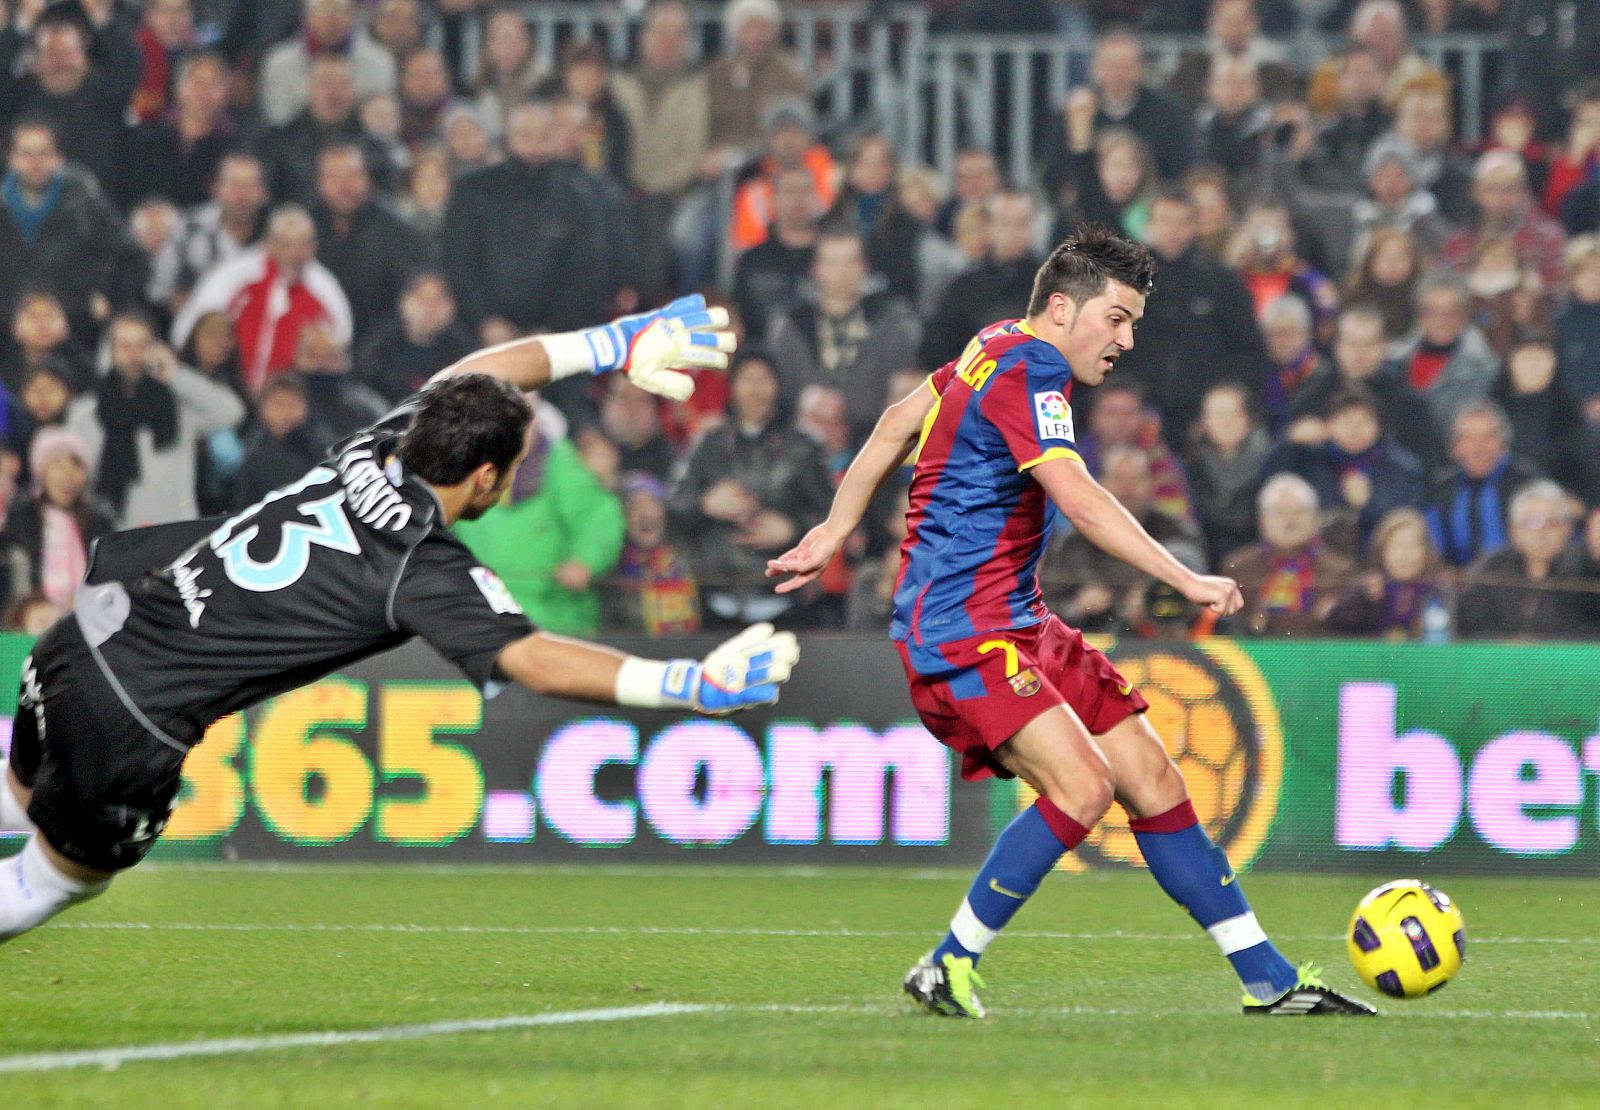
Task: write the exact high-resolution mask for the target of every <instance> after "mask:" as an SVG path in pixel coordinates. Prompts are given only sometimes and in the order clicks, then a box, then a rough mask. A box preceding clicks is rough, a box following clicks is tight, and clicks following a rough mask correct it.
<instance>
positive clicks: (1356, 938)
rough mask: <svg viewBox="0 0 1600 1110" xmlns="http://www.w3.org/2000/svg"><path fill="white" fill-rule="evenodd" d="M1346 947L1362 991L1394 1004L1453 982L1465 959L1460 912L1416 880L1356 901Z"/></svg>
mask: <svg viewBox="0 0 1600 1110" xmlns="http://www.w3.org/2000/svg"><path fill="white" fill-rule="evenodd" d="M1345 941H1346V944H1347V945H1348V946H1349V948H1350V962H1351V963H1353V964H1355V965H1356V971H1357V972H1359V973H1360V975H1361V978H1362V979H1363V980H1365V982H1366V984H1367V986H1369V987H1371V988H1373V989H1374V990H1379V991H1382V992H1383V993H1384V994H1387V995H1390V996H1391V997H1394V998H1421V997H1422V996H1423V995H1425V994H1432V993H1433V992H1434V991H1436V990H1438V989H1439V988H1440V987H1442V986H1444V985H1445V984H1446V983H1448V982H1449V981H1450V980H1451V979H1453V978H1455V974H1456V972H1458V971H1460V970H1461V961H1462V960H1463V959H1465V958H1466V954H1467V934H1466V927H1465V926H1464V925H1463V924H1462V922H1461V911H1460V909H1458V908H1457V907H1456V904H1455V903H1454V902H1452V901H1451V900H1450V896H1449V895H1447V894H1446V893H1445V892H1444V891H1442V890H1438V889H1436V888H1434V887H1431V886H1429V885H1428V884H1427V883H1424V882H1421V881H1419V880H1417V879H1398V880H1396V881H1395V882H1392V883H1384V884H1383V885H1382V886H1380V887H1378V889H1376V890H1374V891H1373V892H1372V893H1370V894H1368V895H1367V896H1366V897H1365V898H1363V899H1361V902H1360V903H1359V904H1358V905H1357V906H1356V912H1355V914H1354V915H1353V916H1352V917H1351V918H1350V929H1349V932H1348V933H1347V934H1346V937H1345Z"/></svg>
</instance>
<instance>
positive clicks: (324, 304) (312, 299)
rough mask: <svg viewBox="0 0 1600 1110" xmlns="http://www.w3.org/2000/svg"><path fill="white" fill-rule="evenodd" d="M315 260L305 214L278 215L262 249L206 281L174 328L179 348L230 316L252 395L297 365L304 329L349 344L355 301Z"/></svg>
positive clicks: (289, 209) (292, 210)
mask: <svg viewBox="0 0 1600 1110" xmlns="http://www.w3.org/2000/svg"><path fill="white" fill-rule="evenodd" d="M316 253H317V230H316V225H315V224H314V223H313V222H312V220H311V217H310V215H309V214H307V212H306V211H305V209H303V208H299V207H297V206H295V205H283V206H280V207H278V208H276V209H274V210H273V213H272V216H271V218H270V219H268V221H267V235H266V240H265V241H264V242H263V243H262V244H261V245H260V246H256V247H251V248H249V249H248V250H246V251H244V252H242V253H241V254H239V255H238V256H237V257H236V258H233V259H232V260H230V261H227V262H223V263H221V264H220V265H218V266H216V267H214V268H213V269H211V270H210V271H209V272H208V273H207V274H206V275H205V276H204V277H202V278H201V279H200V284H199V285H197V286H196V287H195V290H194V294H193V295H192V296H191V297H190V298H189V299H188V301H186V302H185V303H184V306H183V311H181V312H179V313H178V316H177V318H176V319H175V320H174V321H173V323H172V344H173V346H175V347H182V346H183V345H184V344H185V343H187V342H188V340H189V333H190V332H191V331H193V330H194V325H195V322H196V321H198V320H199V319H200V317H201V316H204V315H205V314H206V313H208V312H226V313H227V314H228V316H229V318H230V319H232V320H233V328H234V334H235V335H236V336H237V337H238V340H239V351H240V362H241V365H242V366H243V368H244V383H245V388H246V389H247V390H248V391H249V392H250V394H251V395H254V394H256V393H259V392H260V390H261V386H262V383H263V382H265V381H266V380H267V378H269V377H271V376H272V375H273V374H275V373H278V372H280V371H283V370H286V369H288V368H289V366H290V365H292V364H293V362H294V357H295V354H294V352H295V346H296V344H297V343H298V342H299V339H300V332H301V330H302V329H304V328H306V327H309V326H311V325H313V324H327V325H328V326H329V327H330V328H332V330H333V334H334V336H335V337H336V338H337V339H338V340H339V341H340V342H345V343H347V342H349V340H350V336H351V334H352V321H351V316H350V302H349V301H348V300H347V299H346V297H345V294H344V290H343V289H341V288H340V286H339V279H338V278H336V277H334V276H333V274H332V272H331V271H329V270H328V268H327V267H326V266H324V265H323V264H322V263H320V262H318V261H317V259H316Z"/></svg>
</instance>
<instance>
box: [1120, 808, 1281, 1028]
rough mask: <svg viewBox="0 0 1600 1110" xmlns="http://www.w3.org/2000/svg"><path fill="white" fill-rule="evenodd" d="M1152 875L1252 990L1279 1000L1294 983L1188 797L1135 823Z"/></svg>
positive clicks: (1133, 824) (1133, 827) (1259, 994)
mask: <svg viewBox="0 0 1600 1110" xmlns="http://www.w3.org/2000/svg"><path fill="white" fill-rule="evenodd" d="M1130 825H1131V827H1132V829H1133V836H1134V839H1135V840H1137V841H1138V842H1139V850H1140V851H1141V852H1143V853H1144V861H1145V863H1147V864H1149V865H1150V874H1151V875H1153V876H1154V877H1155V880H1156V882H1158V883H1160V884H1161V889H1162V890H1164V891H1166V892H1167V894H1168V896H1170V897H1171V898H1172V900H1173V901H1174V902H1177V903H1178V905H1180V906H1182V907H1183V908H1184V909H1186V910H1188V911H1189V916H1190V917H1192V918H1194V919H1195V920H1196V921H1198V922H1199V923H1200V927H1201V928H1203V929H1204V930H1205V931H1206V932H1208V933H1210V934H1211V939H1212V940H1214V941H1216V942H1217V947H1218V948H1220V949H1221V950H1222V954H1223V955H1224V956H1226V957H1228V962H1229V963H1231V964H1232V965H1233V970H1234V971H1235V972H1237V973H1238V975H1239V980H1240V982H1242V983H1243V984H1244V989H1245V991H1246V992H1247V993H1249V994H1250V995H1252V996H1253V997H1255V998H1260V999H1268V998H1276V997H1277V996H1278V995H1280V994H1282V993H1283V992H1284V991H1286V990H1288V989H1289V988H1290V987H1292V986H1294V984H1295V969H1294V967H1293V966H1291V965H1290V963H1289V961H1288V960H1286V959H1284V958H1283V954H1282V953H1281V952H1279V951H1278V949H1277V948H1276V946H1274V945H1273V943H1272V942H1271V941H1270V940H1268V939H1267V934H1266V933H1264V932H1263V931H1262V929H1261V926H1260V925H1259V924H1258V923H1257V922H1256V915H1255V914H1254V913H1252V912H1251V911H1250V904H1249V903H1248V902H1246V901H1245V899H1244V891H1242V890H1240V889H1239V881H1238V879H1237V878H1236V877H1235V876H1234V873H1233V868H1232V867H1231V866H1229V864H1228V857H1227V856H1226V855H1225V854H1224V853H1223V851H1222V849H1221V848H1218V847H1217V846H1216V845H1215V844H1213V843H1212V842H1211V838H1210V837H1209V836H1207V835H1206V831H1205V829H1203V828H1201V827H1200V821H1199V819H1198V818H1197V817H1196V816H1195V812H1194V806H1193V805H1191V804H1190V803H1189V801H1188V800H1187V799H1185V800H1184V801H1183V802H1182V803H1181V804H1179V805H1176V806H1174V807H1173V808H1171V809H1169V810H1167V812H1165V813H1158V814H1156V815H1155V816H1154V817H1136V818H1134V819H1133V821H1132V822H1130Z"/></svg>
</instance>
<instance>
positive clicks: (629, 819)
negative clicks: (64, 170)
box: [0, 637, 1600, 874]
mask: <svg viewBox="0 0 1600 1110" xmlns="http://www.w3.org/2000/svg"><path fill="white" fill-rule="evenodd" d="M27 646H28V645H27V641H25V640H22V639H21V638H20V637H13V638H9V639H5V640H0V668H3V669H0V674H5V675H8V676H9V675H14V674H15V673H17V671H18V670H19V668H20V661H21V658H22V656H23V654H24V653H25V652H26V650H27ZM624 646H632V647H633V648H634V649H636V650H639V651H642V652H649V653H651V654H655V655H666V654H682V655H698V654H700V653H702V652H703V651H704V650H706V649H707V648H709V647H710V646H711V641H709V640H698V641H680V642H673V643H665V642H660V641H656V642H648V643H637V644H633V645H624ZM1106 646H1108V647H1109V649H1110V651H1111V654H1112V657H1113V659H1115V660H1116V662H1117V665H1118V666H1119V668H1121V670H1122V672H1123V674H1124V675H1125V676H1126V677H1127V678H1129V679H1130V680H1132V681H1134V682H1136V683H1137V684H1138V685H1139V687H1140V689H1141V690H1142V691H1143V692H1144V694H1145V697H1146V698H1147V699H1148V700H1149V701H1150V704H1151V710H1150V717H1151V721H1152V723H1153V724H1154V725H1155V727H1156V729H1157V731H1159V732H1160V733H1161V735H1162V737H1163V738H1164V740H1165V741H1166V743H1167V746H1168V749H1169V751H1170V752H1171V753H1172V755H1173V757H1174V758H1175V759H1176V760H1177V761H1178V763H1179V765H1180V766H1181V767H1182V768H1183V771H1184V774H1185V776H1186V778H1187V780H1188V782H1189V786H1190V791H1191V793H1192V795H1193V797H1194V802H1195V808H1196V810H1197V812H1198V813H1199V814H1200V817H1201V819H1202V820H1203V821H1204V823H1205V824H1206V827H1207V829H1208V830H1209V831H1210V832H1211V834H1212V836H1213V837H1214V838H1215V839H1216V840H1217V841H1218V842H1219V843H1221V844H1222V845H1224V846H1225V847H1226V849H1227V851H1228V853H1229V855H1230V857H1231V858H1232V860H1233V863H1234V866H1235V867H1239V868H1245V867H1250V866H1255V867H1260V868H1274V869H1321V870H1372V871H1374V872H1379V873H1384V874H1388V873H1391V872H1396V871H1397V869H1398V870H1405V869H1406V868H1408V867H1409V868H1415V867H1420V866H1424V858H1425V861H1426V862H1425V866H1426V867H1427V869H1428V870H1429V871H1430V872H1431V873H1439V872H1442V871H1473V870H1494V871H1501V872H1527V873H1534V872H1543V873H1570V874H1600V646H1575V645H1573V646H1569V645H1561V646H1535V645H1487V644H1484V645H1459V646H1450V647H1429V646H1422V645H1408V644H1407V645H1392V644H1374V643H1355V642H1345V641H1322V642H1295V643H1284V642H1275V641H1233V640H1220V639H1219V640H1209V641H1203V642H1200V643H1197V644H1158V643H1147V642H1135V641H1125V642H1123V643H1120V644H1111V645H1106ZM14 704H15V688H14V682H12V681H6V682H5V688H4V692H3V693H0V709H6V710H7V711H9V707H11V706H14ZM5 731H8V730H5V729H3V728H0V736H3V734H4V732H5ZM1026 800H1027V795H1026V791H1025V790H1023V791H1019V790H1018V789H1017V788H1015V787H1014V786H1012V785H1010V784H999V783H996V784H993V785H990V786H987V787H985V786H974V785H970V784H965V783H962V782H961V781H960V780H959V778H958V777H957V776H956V774H955V763H954V760H953V759H951V758H950V757H949V755H948V753H947V752H946V751H945V749H944V748H943V747H941V746H940V745H939V744H937V743H935V742H934V741H933V740H932V739H931V738H930V737H929V736H928V735H927V733H926V732H924V731H923V729H922V728H921V726H920V725H918V724H917V723H916V721H915V718H914V717H913V716H912V714H911V709H910V704H909V701H908V699H907V696H906V693H905V689H904V682H903V678H902V676H901V674H900V669H899V665H898V662H897V661H896V658H895V653H894V652H893V651H892V649H891V648H890V646H889V645H888V644H887V642H885V641H884V640H882V639H879V638H876V637H872V638H834V637H813V638H811V639H809V640H806V641H805V642H804V644H803V647H802V659H801V664H800V667H799V668H798V670H797V671H796V674H795V679H794V681H793V682H791V684H790V685H789V687H788V688H787V689H786V691H785V694H784V698H783V701H782V703H781V704H780V705H779V706H777V707H776V708H775V709H774V710H772V711H770V712H761V713H748V714H743V715H739V716H736V717H731V718H727V719H720V720H703V719H698V718H684V717H681V716H676V715H670V714H663V713H645V712H632V711H623V710H615V709H588V708H585V707H581V706H574V705H572V704H569V703H560V702H554V701H549V700H544V699H539V698H536V697H534V696H532V695H530V694H527V693H525V692H523V691H521V690H510V691H507V692H505V693H503V694H502V695H501V696H500V697H498V698H495V699H492V700H490V701H487V702H485V701H484V700H483V699H482V698H480V697H479V695H478V694H477V692H476V691H475V690H474V689H473V688H472V687H471V686H469V685H468V684H467V683H465V682H463V681H461V680H460V679H459V678H458V677H457V676H456V675H455V673H454V672H453V671H451V670H450V669H449V668H448V667H447V665H446V664H444V663H442V662H441V661H440V660H438V658H437V657H435V656H434V655H433V654H432V653H431V652H430V651H429V650H428V649H427V648H425V647H422V646H421V645H415V644H414V645H410V646H408V647H406V648H402V649H400V650H399V651H396V652H394V653H391V654H390V655H387V656H384V657H382V658H379V659H375V660H369V661H367V662H365V663H362V664H359V665H357V666H355V667H352V668H350V669H349V670H348V671H347V672H345V673H342V674H340V675H337V676H334V677H331V678H328V679H325V680H324V681H322V682H320V683H317V684H315V685H313V686H310V687H307V688H305V689H303V690H299V691H295V692H293V693H291V694H287V695H285V696H283V697H280V698H277V699H275V700H274V701H272V702H269V703H267V704H265V705H263V706H260V707H257V708H256V709H254V710H251V711H250V713H249V714H248V715H246V716H245V717H243V718H230V719H228V720H225V721H222V722H219V723H218V724H217V725H216V726H215V727H214V728H213V730H212V732H211V733H210V734H209V736H208V737H207V739H206V741H205V742H204V743H203V744H201V745H200V746H199V747H197V748H196V749H195V750H194V752H193V753H192V754H191V755H190V757H189V760H188V762H187V764H186V765H185V787H184V790H183V793H182V794H181V795H180V799H179V804H178V806H177V808H176V810H175V811H174V812H173V815H172V818H171V820H170V822H169V824H168V826H167V829H166V833H165V837H164V846H163V847H162V848H160V849H158V852H159V853H162V854H165V855H166V856H167V858H174V857H176V856H189V857H195V856H200V857H206V858H218V857H222V858H239V859H290V858H292V859H354V858H362V859H418V858H428V859H439V860H452V859H459V860H478V861H504V862H516V861H540V860H548V861H568V862H571V861H588V862H596V863H600V862H607V861H635V862H646V861H661V860H694V861H710V860H727V861H744V862H769V863H783V862H791V863H805V864H810V863H850V862H857V863H898V864H919V863H920V864H929V865H949V864H968V863H975V862H977V861H978V860H980V859H981V858H982V857H983V855H984V854H985V853H986V852H987V850H988V847H989V844H990V842H991V840H992V836H993V831H994V828H995V825H996V824H997V823H999V822H1002V821H1004V820H1005V819H1007V818H1008V817H1009V815H1010V814H1011V813H1013V812H1015V809H1016V807H1017V806H1018V805H1020V804H1025V803H1026ZM158 858H159V856H158ZM1138 862H1139V858H1138V851H1137V848H1136V846H1135V845H1134V842H1133V837H1132V835H1131V834H1130V833H1129V831H1128V829H1127V823H1126V818H1125V816H1124V815H1123V814H1122V812H1121V810H1120V809H1117V808H1113V810H1112V813H1111V814H1110V815H1109V816H1108V817H1107V819H1106V820H1105V821H1104V822H1102V824H1101V825H1100V826H1099V827H1098V828H1097V829H1096V830H1095V833H1094V835H1093V836H1092V837H1091V838H1090V839H1089V841H1087V842H1086V843H1085V844H1084V845H1083V846H1082V847H1081V848H1080V849H1079V850H1078V851H1076V852H1074V853H1072V854H1071V855H1070V856H1068V857H1067V858H1066V859H1065V860H1064V861H1063V866H1064V867H1066V868H1068V869H1073V870H1079V869H1085V868H1092V867H1105V866H1126V865H1129V864H1135V865H1137V863H1138Z"/></svg>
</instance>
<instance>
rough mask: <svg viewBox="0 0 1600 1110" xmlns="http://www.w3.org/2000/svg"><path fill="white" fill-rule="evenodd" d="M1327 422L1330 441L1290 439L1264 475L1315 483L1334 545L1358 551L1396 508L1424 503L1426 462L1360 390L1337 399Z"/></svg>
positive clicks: (1276, 451)
mask: <svg viewBox="0 0 1600 1110" xmlns="http://www.w3.org/2000/svg"><path fill="white" fill-rule="evenodd" d="M1324 423H1325V425H1326V428H1327V436H1328V438H1327V440H1326V441H1325V442H1323V443H1319V444H1310V443H1302V442H1295V441H1294V440H1287V441H1285V442H1284V443H1281V444H1279V445H1278V447H1277V448H1275V449H1274V450H1273V452H1272V455H1271V457H1269V458H1268V459H1267V461H1266V463H1265V465H1264V466H1263V468H1262V473H1263V474H1265V475H1272V474H1276V473H1279V472H1281V471H1289V472H1291V473H1294V474H1298V475H1299V476H1300V477H1302V478H1304V479H1305V480H1306V481H1307V482H1310V483H1311V488H1312V489H1314V490H1316V492H1317V500H1318V503H1319V504H1320V505H1321V506H1322V509H1323V528H1324V531H1325V532H1326V533H1327V534H1328V536H1329V540H1330V542H1332V543H1333V544H1334V545H1335V546H1338V547H1340V548H1343V549H1345V550H1347V551H1351V552H1359V551H1362V550H1365V549H1366V545H1367V541H1368V538H1369V537H1370V536H1371V534H1372V530H1373V528H1375V527H1376V526H1377V523H1378V521H1379V520H1381V519H1382V518H1383V517H1384V516H1385V515H1387V514H1388V513H1389V512H1390V511H1391V510H1394V509H1399V508H1405V507H1412V508H1415V507H1417V506H1420V505H1421V504H1422V500H1423V497H1424V495H1425V493H1426V490H1427V486H1426V481H1425V479H1424V476H1423V470H1422V464H1421V463H1420V462H1418V461H1417V458H1416V456H1414V455H1412V454H1411V452H1409V451H1407V450H1406V449H1405V448H1404V447H1401V446H1399V445H1398V444H1396V443H1394V442H1392V441H1391V440H1390V439H1389V438H1388V436H1387V435H1386V429H1385V428H1384V426H1383V422H1382V415H1381V408H1380V405H1379V403H1378V399H1377V398H1376V397H1374V396H1373V395H1372V394H1371V393H1369V392H1368V391H1367V390H1365V389H1363V388H1361V387H1360V386H1349V387H1347V388H1346V389H1344V390H1343V391H1341V392H1339V393H1337V394H1335V395H1334V397H1333V400H1332V401H1330V402H1329V404H1328V408H1327V417H1326V419H1325V422H1324Z"/></svg>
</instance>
